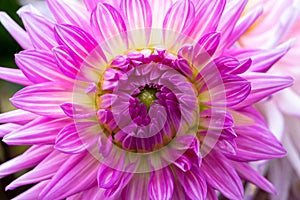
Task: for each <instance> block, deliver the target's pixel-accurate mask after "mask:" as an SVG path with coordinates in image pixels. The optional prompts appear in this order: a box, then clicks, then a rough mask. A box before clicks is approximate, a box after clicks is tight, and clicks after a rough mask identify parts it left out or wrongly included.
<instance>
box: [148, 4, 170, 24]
mask: <svg viewBox="0 0 300 200" xmlns="http://www.w3.org/2000/svg"><path fill="white" fill-rule="evenodd" d="M148 1H149V4H150V7H151V9H152V23H153V24H152V27H153V28H159V29H160V28H162V27H163V20H164V19H163V17H162V16H166V14H167V12H168V10H169V9H170V8H171V6H172V4H173V2H172V0H165V1H164V3H161V2H160V1H157V0H148Z"/></svg>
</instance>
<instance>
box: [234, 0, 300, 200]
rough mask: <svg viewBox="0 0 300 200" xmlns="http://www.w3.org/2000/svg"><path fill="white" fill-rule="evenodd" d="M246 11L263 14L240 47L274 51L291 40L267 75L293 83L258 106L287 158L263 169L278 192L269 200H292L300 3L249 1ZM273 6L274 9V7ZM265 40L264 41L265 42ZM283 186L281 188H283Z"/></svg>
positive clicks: (299, 162)
mask: <svg viewBox="0 0 300 200" xmlns="http://www.w3.org/2000/svg"><path fill="white" fill-rule="evenodd" d="M249 3H251V4H249V7H255V6H258V5H259V3H261V4H262V5H263V6H264V14H263V15H262V16H261V17H260V18H259V19H258V22H257V23H255V24H254V25H252V27H251V28H250V29H249V30H248V31H247V32H246V33H245V34H244V35H243V37H241V39H240V41H239V43H240V44H241V46H242V47H248V48H249V47H250V48H251V47H255V46H256V45H258V44H262V43H260V42H262V41H267V42H264V43H263V44H264V45H261V47H262V48H265V49H269V48H274V47H275V46H276V45H278V44H280V43H282V42H283V41H285V40H286V39H288V38H294V45H293V47H292V48H291V50H290V51H289V52H288V53H287V54H286V55H285V56H284V57H283V58H282V59H281V60H280V61H279V62H277V63H276V64H275V65H274V66H273V67H272V68H271V69H270V70H269V73H272V74H280V75H289V76H292V77H293V78H294V79H295V84H294V86H293V87H291V88H288V89H285V90H284V91H281V92H279V93H278V94H274V95H272V96H271V97H270V98H268V99H267V100H265V101H263V102H261V103H259V104H258V108H259V110H260V111H261V112H262V113H263V115H264V117H265V118H266V119H267V122H268V125H269V127H270V129H271V130H272V132H273V133H274V134H275V135H276V137H277V138H278V139H279V140H281V141H282V143H283V145H284V146H285V148H286V149H287V158H284V159H281V160H274V161H272V162H270V163H269V164H268V165H269V166H266V167H267V172H268V175H269V177H270V179H271V180H272V182H273V183H274V184H275V186H277V188H278V195H277V196H272V199H274V200H275V199H278V200H281V199H293V196H294V197H295V199H297V198H296V197H299V196H300V191H299V188H297V187H296V186H297V185H299V181H300V168H299V166H300V146H299V142H298V141H299V140H300V132H299V123H300V107H299V101H300V90H299V86H300V82H299V81H300V76H299V72H300V70H299V65H300V61H299V52H300V37H299V34H300V1H299V0H289V1H261V2H260V1H250V2H249ZM274 5H276V6H275V7H274ZM267 38H268V39H267ZM283 185H284V187H283Z"/></svg>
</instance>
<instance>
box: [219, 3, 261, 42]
mask: <svg viewBox="0 0 300 200" xmlns="http://www.w3.org/2000/svg"><path fill="white" fill-rule="evenodd" d="M262 13H263V7H262V6H258V7H257V8H255V9H253V10H251V11H250V12H249V13H247V15H246V16H244V17H243V18H241V20H240V21H238V23H237V25H236V27H234V30H233V32H232V34H231V35H230V37H229V38H228V39H227V40H226V41H224V43H227V44H226V45H225V44H224V46H225V47H226V48H230V47H231V46H232V45H233V44H234V43H235V42H236V41H237V40H238V39H240V37H241V36H242V35H243V34H244V33H245V32H246V31H247V30H248V29H249V28H250V27H251V26H252V25H253V23H254V22H255V21H256V20H257V19H258V18H259V17H260V16H261V15H262Z"/></svg>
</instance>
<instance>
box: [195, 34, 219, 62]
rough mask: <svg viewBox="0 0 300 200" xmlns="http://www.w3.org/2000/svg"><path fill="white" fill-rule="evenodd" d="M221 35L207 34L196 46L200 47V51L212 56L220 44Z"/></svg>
mask: <svg viewBox="0 0 300 200" xmlns="http://www.w3.org/2000/svg"><path fill="white" fill-rule="evenodd" d="M220 38H221V34H220V33H216V32H213V33H208V34H206V35H204V36H203V37H202V38H201V39H200V40H199V41H198V43H197V44H199V45H200V47H201V49H202V50H204V51H205V53H208V54H209V55H210V56H212V55H213V54H214V53H215V51H216V50H217V48H218V45H219V42H220Z"/></svg>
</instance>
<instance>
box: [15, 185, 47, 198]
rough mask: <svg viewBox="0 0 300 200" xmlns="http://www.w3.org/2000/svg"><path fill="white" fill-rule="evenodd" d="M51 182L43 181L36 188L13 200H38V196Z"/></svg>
mask: <svg viewBox="0 0 300 200" xmlns="http://www.w3.org/2000/svg"><path fill="white" fill-rule="evenodd" d="M48 182H49V181H42V182H40V183H38V184H36V185H35V186H33V187H31V188H29V189H28V190H26V191H25V192H23V193H22V194H20V195H18V196H17V197H15V198H14V199H13V200H24V199H26V200H36V199H38V196H39V194H40V192H41V191H42V190H43V188H44V187H45V186H46V185H47V184H48Z"/></svg>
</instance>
